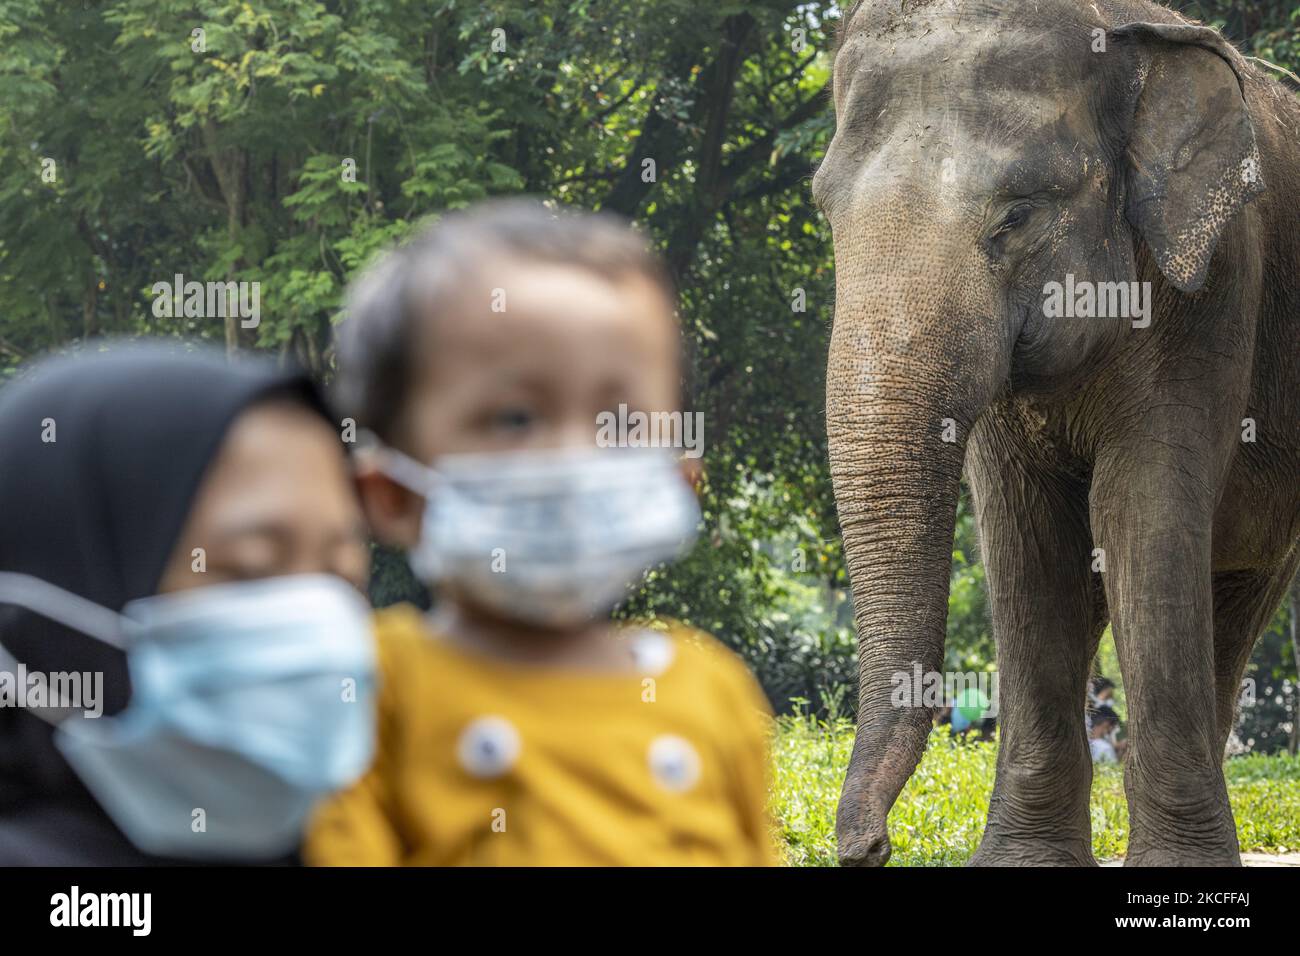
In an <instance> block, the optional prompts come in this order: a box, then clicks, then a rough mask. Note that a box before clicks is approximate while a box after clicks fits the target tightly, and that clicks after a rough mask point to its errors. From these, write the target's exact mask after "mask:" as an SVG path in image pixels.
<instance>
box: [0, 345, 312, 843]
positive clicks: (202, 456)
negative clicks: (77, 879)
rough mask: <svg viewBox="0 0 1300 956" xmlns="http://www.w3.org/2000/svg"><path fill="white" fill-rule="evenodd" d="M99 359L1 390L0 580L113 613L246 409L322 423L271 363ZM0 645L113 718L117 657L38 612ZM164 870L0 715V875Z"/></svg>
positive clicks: (199, 355) (48, 753)
mask: <svg viewBox="0 0 1300 956" xmlns="http://www.w3.org/2000/svg"><path fill="white" fill-rule="evenodd" d="M106 348H107V350H106V351H101V352H97V353H93V354H86V353H82V354H79V355H74V356H69V357H61V358H55V359H51V360H47V361H45V362H41V363H39V364H38V365H36V366H34V367H33V368H32V369H31V370H30V371H29V372H27V373H26V374H25V375H23V376H21V377H20V378H19V379H18V380H16V381H14V382H12V383H10V384H9V385H7V386H5V387H4V388H3V389H0V571H19V572H22V573H24V574H30V575H32V576H34V577H38V578H41V579H43V580H45V581H48V582H50V583H51V584H54V585H57V586H58V587H60V588H63V589H64V590H67V591H71V592H73V593H75V594H79V595H81V596H82V597H84V598H87V599H89V600H91V601H94V602H95V603H96V604H100V605H102V606H104V607H107V608H111V609H113V610H115V611H117V610H121V608H122V607H123V606H124V605H125V604H126V603H127V602H129V601H131V600H134V599H135V598H141V597H147V596H149V595H151V594H153V593H154V592H155V591H156V589H157V586H158V582H159V579H160V578H161V576H162V572H163V569H164V566H165V565H166V562H167V559H168V557H169V555H170V554H171V551H172V547H173V544H174V543H175V541H176V539H177V538H178V537H179V535H180V532H181V528H182V526H183V524H184V522H185V519H186V517H187V515H188V514H189V510H190V504H191V501H192V500H193V498H194V496H195V494H196V492H197V490H198V487H199V482H200V480H201V479H202V477H203V474H204V472H205V471H206V469H207V467H208V465H209V463H210V462H211V461H212V459H213V458H214V457H215V456H216V454H217V450H218V448H219V447H220V445H221V443H222V440H223V439H224V437H225V435H226V432H227V430H228V429H229V427H230V425H231V424H232V423H233V422H234V420H235V419H236V418H237V417H238V416H239V415H240V413H241V412H243V411H244V410H245V409H247V408H248V407H249V406H250V405H252V404H254V403H256V402H257V401H259V400H260V399H263V398H267V397H270V396H271V395H273V394H281V393H283V394H287V395H290V396H296V397H298V398H300V400H302V401H303V402H304V403H305V404H306V405H308V406H309V407H311V408H314V409H317V410H320V411H321V413H322V415H323V414H325V413H324V410H323V405H322V403H321V401H320V399H319V396H318V395H317V393H316V391H315V389H314V388H313V386H312V384H311V382H310V381H309V380H308V379H307V378H306V377H305V376H303V375H301V374H300V373H297V372H293V371H283V370H278V369H276V368H275V367H274V366H273V365H271V364H270V363H268V362H265V361H260V360H259V361H248V362H240V363H231V362H227V361H226V360H225V358H224V356H222V355H220V354H219V353H215V352H213V351H212V350H209V349H208V348H206V347H201V348H200V347H195V346H185V345H180V344H174V345H172V344H164V343H153V344H111V343H110V344H109V345H107V346H106ZM51 437H53V439H54V440H53V441H50V440H48V439H50V438H51ZM0 645H2V646H3V647H4V649H5V650H7V651H8V654H9V656H11V657H12V658H14V659H15V660H17V661H21V662H22V663H24V664H25V665H27V668H28V670H29V671H41V672H50V671H101V672H102V673H103V675H104V687H103V704H104V713H105V714H106V715H108V714H113V713H115V712H117V711H119V710H121V709H122V708H123V707H124V706H125V705H126V702H127V699H128V697H129V696H130V682H129V680H128V677H127V669H126V659H125V656H124V655H123V654H122V653H121V652H120V651H118V650H116V649H114V648H112V647H109V646H108V645H106V644H103V643H101V642H99V641H97V640H95V639H94V638H91V637H88V636H85V635H83V634H80V633H78V632H76V631H73V630H70V629H69V628H66V627H63V626H62V625H59V624H55V623H53V622H52V621H49V620H47V619H45V618H43V617H40V616H38V615H35V614H32V613H30V612H27V611H24V610H21V609H18V608H15V607H13V606H12V605H3V604H0ZM8 666H11V665H10V664H7V663H0V667H8ZM157 862H172V861H164V860H161V859H159V858H157V857H150V856H147V855H146V854H143V853H141V852H140V851H139V850H136V849H135V848H134V847H133V846H132V845H131V844H130V843H129V842H128V841H127V840H126V838H125V837H124V836H123V835H122V834H121V833H120V831H118V829H117V828H116V827H115V826H114V825H113V823H112V822H111V821H110V820H109V818H108V816H107V815H106V814H105V813H104V811H103V810H101V809H100V808H99V806H98V805H97V804H96V803H95V801H94V799H93V798H92V797H91V795H90V793H89V791H87V790H86V788H85V787H84V786H83V785H82V784H81V782H80V780H79V779H78V778H77V777H76V775H75V774H74V773H73V771H72V769H71V768H70V767H69V766H68V764H67V763H66V762H65V761H64V760H63V758H62V756H61V755H60V754H59V752H58V750H57V749H56V748H55V746H54V743H53V729H52V728H51V727H50V726H49V725H48V724H47V723H46V722H45V721H43V720H41V719H40V718H39V717H36V716H33V715H32V714H30V713H28V712H26V711H24V710H21V709H18V708H13V707H0V865H2V864H8V865H12V864H37V865H59V864H68V865H77V864H116V865H133V864H145V863H157Z"/></svg>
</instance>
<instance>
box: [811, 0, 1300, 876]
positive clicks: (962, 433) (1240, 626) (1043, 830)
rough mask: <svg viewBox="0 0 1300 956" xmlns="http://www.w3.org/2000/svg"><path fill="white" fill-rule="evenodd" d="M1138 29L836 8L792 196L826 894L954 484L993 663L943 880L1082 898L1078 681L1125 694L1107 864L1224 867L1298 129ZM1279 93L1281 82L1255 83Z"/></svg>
mask: <svg viewBox="0 0 1300 956" xmlns="http://www.w3.org/2000/svg"><path fill="white" fill-rule="evenodd" d="M1276 71H1277V68H1274V67H1272V66H1271V65H1270V64H1266V63H1264V62H1263V61H1257V60H1255V59H1254V58H1250V57H1246V56H1244V55H1243V54H1241V53H1240V52H1239V51H1238V50H1237V49H1236V48H1235V47H1233V46H1232V45H1231V44H1230V43H1229V42H1227V41H1226V40H1225V39H1224V38H1223V37H1222V36H1221V35H1220V34H1219V33H1218V32H1216V31H1215V30H1213V29H1211V28H1208V27H1205V26H1203V25H1199V24H1197V23H1194V22H1192V21H1190V20H1188V19H1186V18H1184V17H1182V16H1180V15H1179V14H1176V13H1173V12H1171V11H1170V10H1168V9H1166V8H1164V7H1162V6H1159V5H1157V4H1154V3H1149V2H1144V0H1023V2H1013V0H1007V2H988V0H901V2H900V0H859V2H858V3H857V4H856V5H855V6H853V7H852V8H851V9H850V10H848V11H846V12H845V14H844V16H843V18H842V23H841V25H840V33H839V38H838V40H837V46H836V50H835V53H834V61H833V69H832V73H831V80H830V85H831V88H832V98H833V103H834V111H835V132H834V135H833V137H832V138H831V141H830V144H829V146H828V148H827V152H826V154H825V157H824V159H823V160H822V162H821V163H820V165H819V166H818V168H817V170H816V173H815V175H814V176H813V181H812V198H813V201H814V202H815V203H816V204H817V206H818V207H819V209H820V210H821V212H822V214H823V216H824V218H825V219H826V220H827V221H828V223H829V225H830V230H831V236H832V241H833V247H834V256H835V310H834V320H833V323H832V327H831V333H830V346H829V356H828V360H827V377H826V430H827V441H828V451H829V458H830V470H831V479H832V484H833V491H834V496H835V501H836V507H837V510H838V513H839V521H840V531H841V535H842V538H843V543H844V555H845V562H846V565H847V568H848V571H849V579H850V583H851V591H852V602H853V612H854V618H855V624H856V629H857V636H858V675H859V684H858V711H857V729H856V734H855V738H854V744H853V749H852V753H851V756H850V760H849V766H848V771H847V774H846V779H845V782H844V786H843V791H842V795H841V799H840V802H839V806H838V810H837V819H836V837H837V843H838V855H839V860H840V863H841V864H842V865H858V866H873V865H883V864H884V863H885V862H886V861H887V860H888V859H889V857H890V854H891V851H892V845H891V843H890V838H889V833H888V829H887V825H886V818H887V815H888V813H889V811H890V808H891V807H892V806H893V804H894V802H895V800H896V799H897V798H898V795H899V793H900V792H901V790H902V788H903V786H904V784H905V783H906V782H907V780H908V778H909V777H910V776H911V774H912V773H913V771H914V770H915V769H916V766H917V764H918V762H919V761H920V758H921V755H922V753H923V751H924V749H925V746H926V743H927V738H928V736H929V734H930V732H931V728H932V709H933V708H932V707H927V706H924V705H923V704H924V702H921V703H918V702H916V701H915V700H913V701H909V702H905V703H904V704H903V705H902V706H900V705H899V703H898V700H897V696H896V695H895V694H894V693H893V691H894V690H895V689H896V687H897V686H898V685H897V680H898V676H899V675H901V674H908V673H911V672H913V668H916V667H919V668H920V670H921V671H922V672H924V673H926V674H939V673H941V672H942V668H943V661H944V639H945V621H946V615H947V603H946V602H947V596H948V582H949V573H950V568H951V561H952V541H953V531H954V524H955V513H956V509H957V503H958V500H959V497H960V494H961V481H962V477H963V475H964V476H965V479H966V482H967V484H968V486H969V488H970V492H971V500H972V502H973V511H974V516H975V522H976V528H977V532H978V537H979V546H980V551H981V555H982V560H983V562H984V565H985V572H986V581H987V586H988V600H989V607H990V612H991V618H992V626H993V635H994V641H995V644H996V648H997V668H998V672H997V677H998V693H999V700H998V706H999V713H998V720H999V733H1000V737H999V745H998V747H999V749H998V754H997V766H996V775H995V783H994V787H993V792H992V795H991V797H990V802H989V809H988V818H987V821H986V825H985V828H984V831H983V834H982V836H981V839H980V842H979V845H978V848H977V849H976V851H975V853H974V856H973V857H972V858H971V860H970V861H969V862H970V864H971V865H989V866H993V865H1063V866H1089V865H1096V860H1095V859H1094V857H1093V853H1092V842H1091V833H1090V822H1091V821H1090V814H1089V803H1088V800H1089V789H1090V785H1091V780H1092V764H1091V761H1090V759H1089V750H1088V744H1087V740H1086V732H1085V726H1084V722H1085V721H1084V699H1085V684H1086V681H1087V679H1088V676H1089V671H1090V665H1091V661H1092V660H1093V659H1094V656H1095V654H1096V650H1097V646H1098V642H1099V640H1100V637H1101V635H1102V633H1103V631H1104V629H1105V627H1106V625H1107V624H1108V623H1109V624H1110V626H1111V628H1112V633H1113V635H1114V638H1115V642H1116V648H1117V652H1118V656H1119V661H1120V669H1121V672H1122V675H1123V679H1124V682H1125V687H1126V692H1127V706H1128V712H1127V720H1128V730H1129V740H1130V747H1129V752H1128V755H1127V759H1126V760H1125V767H1124V790H1125V796H1126V799H1127V803H1128V808H1129V823H1130V829H1129V844H1128V854H1127V857H1126V864H1127V865H1156V866H1176V865H1221V866H1231V865H1240V862H1241V860H1240V852H1239V846H1238V841H1237V832H1236V826H1235V822H1234V820H1233V816H1232V810H1231V807H1230V805H1229V802H1228V794H1227V788H1226V785H1225V781H1224V772H1223V764H1224V754H1225V745H1226V742H1227V740H1228V738H1229V735H1230V732H1231V728H1232V725H1233V721H1234V717H1235V708H1236V706H1237V701H1238V697H1239V696H1240V694H1239V688H1240V686H1241V683H1242V678H1243V675H1244V670H1245V667H1246V664H1247V663H1248V658H1249V656H1250V652H1251V649H1252V647H1253V645H1254V642H1255V641H1256V639H1257V638H1258V636H1259V635H1260V633H1261V632H1262V631H1263V629H1264V628H1265V627H1266V626H1267V624H1268V621H1269V620H1270V618H1271V615H1272V614H1273V613H1274V611H1275V609H1276V608H1277V607H1278V605H1279V602H1280V601H1281V599H1282V597H1283V595H1284V594H1285V591H1286V589H1287V587H1288V584H1289V582H1290V581H1291V579H1292V577H1293V576H1294V575H1295V573H1296V567H1297V563H1300V545H1298V544H1297V538H1300V213H1298V211H1297V210H1300V195H1298V194H1297V190H1298V189H1300V145H1298V144H1300V99H1297V97H1296V96H1295V95H1294V94H1293V93H1292V92H1291V91H1290V90H1289V89H1288V88H1287V87H1286V86H1285V85H1283V83H1282V82H1280V80H1279V79H1278V78H1275V77H1274V73H1275V72H1276ZM1282 72H1284V71H1282Z"/></svg>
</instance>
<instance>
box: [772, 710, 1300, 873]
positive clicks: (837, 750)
mask: <svg viewBox="0 0 1300 956" xmlns="http://www.w3.org/2000/svg"><path fill="white" fill-rule="evenodd" d="M852 746H853V726H852V725H851V724H850V723H849V722H848V721H846V720H838V721H835V722H833V723H829V724H828V723H823V722H818V721H814V720H812V719H811V718H809V717H780V718H778V719H777V727H776V737H775V740H774V743H773V748H774V757H775V764H776V768H775V779H774V781H773V795H772V796H773V811H774V813H775V814H776V817H777V822H778V824H779V825H780V828H781V833H782V837H783V839H784V851H785V857H786V863H787V864H789V865H791V866H834V865H835V804H836V802H837V801H838V800H839V795H840V784H841V783H842V782H843V779H844V771H845V768H846V767H847V766H848V760H849V751H850V750H851V748H852ZM996 759H997V746H996V744H977V743H969V744H958V743H955V742H952V741H951V740H948V739H944V736H942V732H941V731H940V732H936V733H935V734H934V735H933V736H932V737H931V739H930V746H929V747H928V748H927V749H926V752H925V757H924V758H923V759H922V760H921V765H920V766H919V767H918V768H917V770H916V773H915V774H913V776H912V779H911V780H909V781H908V783H907V786H906V787H904V788H903V793H902V795H901V796H899V798H898V803H896V804H895V805H894V809H893V811H892V812H891V813H890V815H889V832H890V835H891V838H892V840H893V844H894V854H893V857H892V859H891V860H890V865H891V866H960V865H961V864H963V863H965V862H966V860H967V859H968V858H969V857H970V856H971V854H973V853H974V852H975V848H976V847H977V846H978V845H979V838H980V833H981V832H982V830H983V828H984V817H985V814H986V813H987V811H988V801H989V794H990V793H991V792H992V790H993V769H994V764H995V762H996ZM1095 769H1096V772H1095V773H1094V774H1093V783H1092V849H1093V853H1094V855H1095V856H1096V857H1097V859H1098V860H1107V859H1114V858H1116V857H1120V856H1123V855H1124V852H1125V849H1126V847H1127V845H1128V809H1127V807H1126V806H1125V803H1124V785H1123V778H1122V775H1121V771H1120V769H1119V768H1118V767H1116V766H1105V765H1103V766H1099V767H1097V768H1095ZM1225 772H1226V776H1227V781H1228V795H1229V798H1230V799H1231V801H1232V809H1233V815H1234V816H1235V817H1236V820H1237V834H1238V838H1239V839H1240V841H1241V849H1242V851H1243V852H1245V851H1258V852H1265V853H1284V852H1288V851H1290V852H1294V851H1296V850H1298V849H1300V757H1288V756H1285V755H1279V756H1259V755H1252V756H1246V757H1234V758H1232V759H1231V760H1229V761H1228V763H1227V765H1226V771H1225Z"/></svg>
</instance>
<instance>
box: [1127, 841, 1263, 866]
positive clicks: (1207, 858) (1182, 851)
mask: <svg viewBox="0 0 1300 956" xmlns="http://www.w3.org/2000/svg"><path fill="white" fill-rule="evenodd" d="M1124 865H1125V866H1241V853H1240V852H1239V851H1238V850H1237V848H1236V847H1235V846H1232V847H1218V848H1215V847H1196V848H1189V847H1177V846H1163V847H1155V846H1148V847H1135V846H1133V845H1132V844H1130V845H1129V850H1128V855H1127V856H1125V857H1124Z"/></svg>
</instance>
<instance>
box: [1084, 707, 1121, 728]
mask: <svg viewBox="0 0 1300 956" xmlns="http://www.w3.org/2000/svg"><path fill="white" fill-rule="evenodd" d="M1088 716H1089V718H1090V719H1089V721H1088V726H1090V727H1107V726H1115V727H1118V726H1119V714H1117V713H1115V711H1113V710H1111V709H1110V708H1109V707H1097V708H1095V709H1094V710H1093V711H1092V713H1091V714H1089V715H1088Z"/></svg>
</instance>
